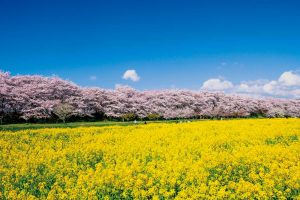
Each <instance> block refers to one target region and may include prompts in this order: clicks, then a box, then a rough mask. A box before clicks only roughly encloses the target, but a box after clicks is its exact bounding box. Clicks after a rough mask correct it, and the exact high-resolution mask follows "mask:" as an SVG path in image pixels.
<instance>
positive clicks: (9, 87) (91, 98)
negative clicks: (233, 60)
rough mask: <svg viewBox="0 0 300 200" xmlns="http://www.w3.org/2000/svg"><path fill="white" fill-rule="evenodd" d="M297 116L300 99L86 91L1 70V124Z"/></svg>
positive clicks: (120, 89)
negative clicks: (59, 120)
mask: <svg viewBox="0 0 300 200" xmlns="http://www.w3.org/2000/svg"><path fill="white" fill-rule="evenodd" d="M257 116H262V117H299V116H300V100H288V99H274V98H265V99H256V98H249V97H243V96H237V95H226V94H224V93H210V92H197V91H190V90H149V91H137V90H135V89H133V88H130V87H126V86H120V87H118V88H116V89H114V90H110V89H102V88H82V87H79V86H77V85H75V84H74V83H72V82H69V81H65V80H62V79H60V78H57V77H43V76H11V75H10V74H9V73H4V72H0V120H1V123H2V122H3V123H12V122H21V121H26V122H29V121H30V122H37V121H45V122H53V121H56V120H57V119H61V120H63V121H64V120H67V119H68V120H73V121H75V120H103V119H109V120H133V119H176V118H215V117H217V118H220V117H223V118H226V117H257Z"/></svg>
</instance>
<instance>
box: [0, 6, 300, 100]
mask: <svg viewBox="0 0 300 200" xmlns="http://www.w3.org/2000/svg"><path fill="white" fill-rule="evenodd" d="M299 10H300V1H296V0H294V1H289V0H281V1H278V0H272V1H271V0H251V1H246V0H222V1H221V0H219V1H217V0H207V1H204V0H203V1H196V0H195V1H189V0H185V1H183V0H182V1H176V0H175V1H174V0H173V1H171V0H170V1H169V0H165V1H157V0H152V1H150V0H149V1H147V0H142V1H141V0H139V1H130V0H129V1H114V0H112V1H64V0H61V1H58V0H52V1H30V0H28V1H21V0H20V1H14V0H0V69H2V70H4V71H10V72H11V73H12V74H13V75H15V74H41V75H46V76H48V75H52V74H55V75H58V76H60V77H62V78H64V79H69V80H72V81H74V82H75V83H77V84H79V85H82V86H99V87H104V88H114V87H115V85H116V84H128V85H130V86H133V87H135V88H137V89H160V88H174V87H175V88H188V89H194V90H198V89H200V88H203V84H204V83H205V81H207V80H210V79H218V80H219V81H220V84H224V81H229V82H230V83H232V85H233V87H236V86H239V85H240V84H241V83H247V84H248V85H249V86H250V85H251V87H252V86H253V85H255V84H258V82H260V81H261V80H264V81H262V82H263V83H261V82H260V83H259V84H260V85H259V86H260V87H263V86H264V85H265V84H268V83H270V82H271V81H276V82H279V78H280V77H281V75H283V73H284V72H290V73H291V74H292V76H294V77H292V79H293V78H295V81H294V84H292V85H291V87H288V88H283V86H282V87H281V86H280V88H281V90H298V89H299V87H300V86H299V85H297V84H298V78H299V77H298V75H299V70H300V12H299ZM130 69H132V70H135V72H136V73H137V75H138V76H139V80H138V81H132V80H131V79H130V78H128V79H127V80H125V79H124V78H123V75H124V73H125V71H126V70H130ZM295 76H296V77H295ZM287 78H290V77H287ZM282 83H283V82H282ZM225 85H226V84H225ZM284 86H287V85H284ZM233 87H231V88H225V90H227V89H230V90H232V88H233ZM221 89H222V87H221ZM234 91H237V89H236V88H235V89H234ZM296 93H297V91H296ZM271 95H274V94H271ZM299 95H300V92H299ZM275 96H277V95H275ZM279 96H280V95H279ZM283 96H284V95H283ZM285 96H287V95H285ZM294 97H295V96H294ZM296 97H297V96H296Z"/></svg>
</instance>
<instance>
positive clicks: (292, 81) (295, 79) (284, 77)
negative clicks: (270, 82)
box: [278, 71, 300, 86]
mask: <svg viewBox="0 0 300 200" xmlns="http://www.w3.org/2000/svg"><path fill="white" fill-rule="evenodd" d="M278 81H279V82H280V83H282V84H283V85H286V86H300V75H298V74H295V73H293V72H291V71H289V72H284V73H283V74H281V76H280V77H279V79H278Z"/></svg>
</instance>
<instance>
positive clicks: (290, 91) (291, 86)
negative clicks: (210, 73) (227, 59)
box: [201, 71, 300, 98]
mask: <svg viewBox="0 0 300 200" xmlns="http://www.w3.org/2000/svg"><path fill="white" fill-rule="evenodd" d="M201 89H204V90H221V91H226V92H229V93H238V94H245V95H250V96H273V97H283V98H300V75H299V74H297V73H296V72H293V71H287V72H284V73H282V74H281V75H280V76H279V78H278V79H277V80H271V81H268V80H254V81H244V82H242V83H239V84H236V85H235V84H232V83H231V82H230V81H227V80H220V79H209V80H207V81H205V82H204V83H203V85H202V87H201Z"/></svg>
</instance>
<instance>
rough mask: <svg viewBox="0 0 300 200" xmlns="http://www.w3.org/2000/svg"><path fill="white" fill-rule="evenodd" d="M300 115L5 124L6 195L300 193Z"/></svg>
mask: <svg viewBox="0 0 300 200" xmlns="http://www.w3.org/2000/svg"><path fill="white" fill-rule="evenodd" d="M299 140H300V120H299V119H247V120H229V121H227V120H224V121H198V122H186V123H178V124H175V123H172V124H165V123H159V124H146V125H137V126H134V125H133V126H106V127H79V128H52V129H51V128H48V129H36V130H20V131H16V132H10V131H2V132H0V199H36V198H37V199H152V198H153V199H173V198H178V199H187V198H190V199H202V198H211V199H216V198H219V199H224V198H231V199H254V198H255V199H270V198H275V199H277V198H278V199H280V198H290V199H297V198H298V199H299V198H300V141H299Z"/></svg>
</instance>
